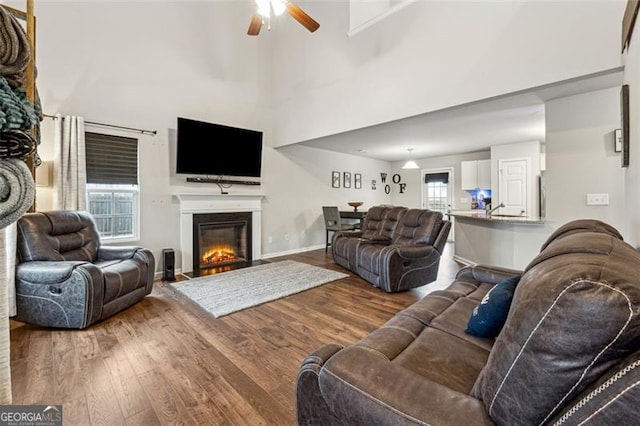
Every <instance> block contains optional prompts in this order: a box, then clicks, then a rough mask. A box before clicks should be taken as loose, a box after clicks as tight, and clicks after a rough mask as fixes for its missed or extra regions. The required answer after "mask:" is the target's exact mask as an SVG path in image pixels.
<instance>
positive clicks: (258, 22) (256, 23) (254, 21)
mask: <svg viewBox="0 0 640 426" xmlns="http://www.w3.org/2000/svg"><path fill="white" fill-rule="evenodd" d="M260 28H262V16H260V15H258V14H257V13H256V14H255V15H253V16H252V17H251V23H250V24H249V30H248V31H247V34H249V35H250V36H257V35H258V34H260Z"/></svg>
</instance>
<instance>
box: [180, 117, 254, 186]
mask: <svg viewBox="0 0 640 426" xmlns="http://www.w3.org/2000/svg"><path fill="white" fill-rule="evenodd" d="M176 151H177V160H176V173H178V174H193V175H210V176H247V177H260V172H261V166H262V132H259V131H256V130H248V129H241V128H237V127H230V126H224V125H222V124H214V123H207V122H204V121H197V120H191V119H188V118H183V117H178V135H177V150H176Z"/></svg>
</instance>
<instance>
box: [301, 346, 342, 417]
mask: <svg viewBox="0 0 640 426" xmlns="http://www.w3.org/2000/svg"><path fill="white" fill-rule="evenodd" d="M341 349H342V346H340V345H337V344H335V343H329V344H326V345H323V346H321V347H320V348H318V349H317V350H316V351H314V352H313V353H312V354H311V355H309V356H307V357H306V358H305V359H304V361H302V364H301V365H300V368H299V369H298V377H297V380H296V416H297V418H298V424H299V425H325V424H332V423H337V421H336V420H337V419H336V418H335V417H334V416H333V414H332V413H331V410H330V409H329V407H327V404H326V402H325V400H324V398H323V397H322V394H321V393H320V387H319V383H318V374H319V373H320V370H321V369H322V367H323V366H324V363H325V362H326V361H327V360H328V359H329V358H331V357H332V356H333V355H334V354H335V353H337V352H338V351H340V350H341Z"/></svg>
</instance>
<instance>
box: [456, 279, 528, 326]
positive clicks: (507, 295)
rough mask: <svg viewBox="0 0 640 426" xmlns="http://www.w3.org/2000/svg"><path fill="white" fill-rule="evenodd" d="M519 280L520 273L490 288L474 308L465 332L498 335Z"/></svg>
mask: <svg viewBox="0 0 640 426" xmlns="http://www.w3.org/2000/svg"><path fill="white" fill-rule="evenodd" d="M519 281H520V275H516V276H515V277H510V278H506V279H504V280H502V281H500V282H499V283H498V284H496V285H495V286H494V287H493V288H492V289H491V290H489V292H488V293H487V294H486V295H485V296H484V297H483V298H482V301H481V302H480V304H478V306H476V307H475V309H474V310H473V313H472V314H471V317H470V318H469V322H468V323H467V329H466V330H465V332H466V333H468V334H471V335H473V336H477V337H496V336H497V335H498V334H499V333H500V330H502V327H503V326H504V323H505V321H506V320H507V314H509V308H510V307H511V300H512V299H513V293H515V290H516V285H517V284H518V282H519Z"/></svg>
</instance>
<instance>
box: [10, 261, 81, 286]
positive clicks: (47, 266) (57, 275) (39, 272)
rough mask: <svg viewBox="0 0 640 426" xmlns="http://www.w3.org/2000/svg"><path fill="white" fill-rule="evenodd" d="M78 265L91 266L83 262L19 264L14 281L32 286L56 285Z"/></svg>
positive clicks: (66, 278) (67, 277) (67, 276)
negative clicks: (31, 284)
mask: <svg viewBox="0 0 640 426" xmlns="http://www.w3.org/2000/svg"><path fill="white" fill-rule="evenodd" d="M80 265H91V263H89V262H83V261H48V260H47V261H44V260H43V261H33V262H24V263H19V264H18V266H17V267H16V279H18V280H20V281H27V282H29V283H33V284H43V285H46V284H58V283H61V282H63V281H65V280H68V279H69V277H70V276H71V274H72V273H73V271H74V270H75V269H76V268H78V267H79V266H80Z"/></svg>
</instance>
